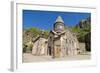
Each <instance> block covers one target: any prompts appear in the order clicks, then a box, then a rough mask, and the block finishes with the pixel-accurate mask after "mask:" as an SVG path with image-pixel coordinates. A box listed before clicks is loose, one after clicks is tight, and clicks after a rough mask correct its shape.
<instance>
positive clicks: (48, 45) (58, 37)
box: [32, 16, 79, 58]
mask: <svg viewBox="0 0 100 73" xmlns="http://www.w3.org/2000/svg"><path fill="white" fill-rule="evenodd" d="M33 43H34V45H33V49H32V54H34V55H50V56H52V57H53V58H58V57H64V56H67V55H77V54H78V49H79V42H78V40H77V37H76V35H75V34H74V33H72V32H71V31H70V30H69V29H68V28H67V29H65V24H64V21H63V20H62V18H61V17H60V16H58V18H57V20H56V21H55V23H54V28H53V30H51V31H50V33H49V37H48V39H45V38H43V37H41V36H39V37H37V39H36V40H34V41H33Z"/></svg>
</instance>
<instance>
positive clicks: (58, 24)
mask: <svg viewBox="0 0 100 73" xmlns="http://www.w3.org/2000/svg"><path fill="white" fill-rule="evenodd" d="M54 30H55V31H56V32H62V31H64V21H63V19H62V18H61V16H58V17H57V19H56V21H55V23H54Z"/></svg>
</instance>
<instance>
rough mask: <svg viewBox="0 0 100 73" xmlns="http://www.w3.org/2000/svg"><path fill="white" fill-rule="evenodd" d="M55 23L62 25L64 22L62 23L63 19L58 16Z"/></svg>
mask: <svg viewBox="0 0 100 73" xmlns="http://www.w3.org/2000/svg"><path fill="white" fill-rule="evenodd" d="M56 22H62V23H64V21H63V19H62V18H61V16H58V17H57V19H56V21H55V23H56Z"/></svg>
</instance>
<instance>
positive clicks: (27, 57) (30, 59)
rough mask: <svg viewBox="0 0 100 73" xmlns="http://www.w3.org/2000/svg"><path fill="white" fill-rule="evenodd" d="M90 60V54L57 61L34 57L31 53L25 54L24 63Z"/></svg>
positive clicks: (48, 57)
mask: <svg viewBox="0 0 100 73" xmlns="http://www.w3.org/2000/svg"><path fill="white" fill-rule="evenodd" d="M90 58H91V55H90V53H88V54H82V55H76V56H66V57H62V58H55V59H53V58H52V57H51V56H34V55H32V54H31V53H23V57H22V59H23V60H22V61H23V63H28V62H45V61H68V60H87V59H90Z"/></svg>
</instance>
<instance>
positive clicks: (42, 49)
mask: <svg viewBox="0 0 100 73" xmlns="http://www.w3.org/2000/svg"><path fill="white" fill-rule="evenodd" d="M33 42H34V43H33V48H32V54H33V55H47V39H45V38H43V37H41V36H39V37H37V38H36V39H35V40H34V41H33Z"/></svg>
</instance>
